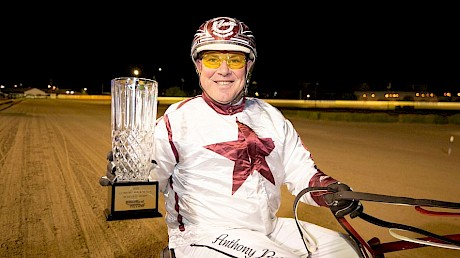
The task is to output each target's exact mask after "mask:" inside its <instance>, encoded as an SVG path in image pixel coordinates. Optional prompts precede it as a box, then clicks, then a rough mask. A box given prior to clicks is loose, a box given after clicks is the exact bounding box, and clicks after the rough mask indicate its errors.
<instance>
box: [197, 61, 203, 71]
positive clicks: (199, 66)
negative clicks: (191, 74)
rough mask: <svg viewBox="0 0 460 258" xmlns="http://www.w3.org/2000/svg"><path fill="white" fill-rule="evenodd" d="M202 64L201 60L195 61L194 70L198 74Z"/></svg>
mask: <svg viewBox="0 0 460 258" xmlns="http://www.w3.org/2000/svg"><path fill="white" fill-rule="evenodd" d="M202 64H203V63H202V62H201V59H197V60H195V68H196V71H197V72H198V73H201V67H202Z"/></svg>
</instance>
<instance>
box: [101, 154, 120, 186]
mask: <svg viewBox="0 0 460 258" xmlns="http://www.w3.org/2000/svg"><path fill="white" fill-rule="evenodd" d="M107 160H108V163H107V171H106V173H105V176H102V177H101V178H99V184H100V185H102V186H109V185H112V184H113V183H114V182H115V181H116V175H115V171H116V166H115V163H114V162H113V152H112V151H109V152H108V153H107Z"/></svg>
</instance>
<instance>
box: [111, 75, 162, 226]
mask: <svg viewBox="0 0 460 258" xmlns="http://www.w3.org/2000/svg"><path fill="white" fill-rule="evenodd" d="M111 86H112V88H111V93H112V107H111V108H112V117H111V124H112V154H113V161H114V162H115V165H116V171H115V175H116V177H115V179H114V183H113V184H112V185H111V186H109V198H108V201H109V203H108V208H107V209H106V210H105V211H104V213H105V215H106V218H107V220H115V219H134V218H146V217H159V216H161V214H160V213H159V212H158V182H157V181H153V180H151V178H150V177H149V174H150V171H151V169H152V167H153V165H154V164H153V163H152V162H153V154H154V140H153V134H154V130H155V123H156V116H157V99H158V83H157V82H156V81H155V80H150V79H144V78H137V77H120V78H115V79H113V80H112V85H111Z"/></svg>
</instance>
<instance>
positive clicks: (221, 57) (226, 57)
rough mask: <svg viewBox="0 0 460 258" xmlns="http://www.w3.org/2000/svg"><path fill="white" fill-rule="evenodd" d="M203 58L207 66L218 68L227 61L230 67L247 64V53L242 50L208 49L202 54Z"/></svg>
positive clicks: (239, 66) (235, 67) (240, 66)
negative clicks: (221, 50)
mask: <svg viewBox="0 0 460 258" xmlns="http://www.w3.org/2000/svg"><path fill="white" fill-rule="evenodd" d="M201 60H202V62H203V64H204V66H206V67H207V68H211V69H217V68H219V67H220V66H221V65H222V62H223V61H225V62H226V63H227V65H228V67H229V68H230V69H241V68H243V67H244V66H245V65H246V55H245V54H244V53H242V52H233V51H230V52H220V51H207V52H204V53H203V54H202V55H201Z"/></svg>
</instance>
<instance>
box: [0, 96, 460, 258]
mask: <svg viewBox="0 0 460 258" xmlns="http://www.w3.org/2000/svg"><path fill="white" fill-rule="evenodd" d="M163 111H164V107H161V106H160V107H159V114H162V112H163ZM290 119H291V121H293V123H294V125H295V126H296V128H297V129H298V131H299V133H300V134H301V137H302V139H303V141H304V143H305V144H306V145H307V146H308V148H309V149H310V150H311V151H312V153H313V157H314V158H315V160H316V162H317V164H318V166H319V167H320V168H321V169H322V170H323V171H325V172H326V173H328V174H330V175H331V176H333V177H335V178H337V179H339V180H341V181H343V182H346V183H348V184H349V185H350V186H352V187H353V189H354V190H355V191H361V192H371V193H380V194H388V195H397V196H407V197H413V198H421V199H422V198H425V199H436V200H443V201H452V202H460V190H459V189H460V187H459V182H460V126H459V125H431V124H380V123H347V122H331V121H308V120H302V119H297V118H290ZM110 130H111V128H110V102H107V101H82V100H51V99H27V100H24V101H21V102H19V103H17V104H15V105H13V106H10V107H8V108H6V109H3V110H2V108H1V106H0V177H1V181H0V182H1V183H0V196H1V199H0V223H1V224H0V225H1V228H0V232H1V233H0V244H1V246H0V257H159V252H160V250H161V249H162V248H163V247H165V246H166V245H167V229H166V226H165V223H164V221H163V218H148V219H136V220H117V221H106V219H105V216H104V214H103V210H104V209H105V208H106V207H107V197H108V193H107V188H105V187H102V186H100V185H99V183H98V180H99V177H100V176H102V175H104V173H105V167H106V164H107V163H106V159H105V158H106V157H105V156H106V153H107V151H108V150H110V147H111V133H110ZM450 136H454V139H455V140H456V141H454V142H453V144H452V145H451V146H449V144H450V143H449V138H450ZM449 147H450V150H451V154H450V155H448V149H449ZM293 199H294V197H293V196H290V195H289V194H288V193H287V192H286V191H285V192H284V193H283V206H282V207H281V210H280V211H279V215H280V216H288V217H292V201H293ZM364 207H365V211H366V212H367V213H369V214H371V215H374V216H376V217H379V218H381V219H384V220H389V221H392V222H396V223H402V224H408V225H411V226H415V227H420V228H423V229H425V230H428V231H431V232H434V233H438V234H460V218H458V217H457V218H439V217H430V216H425V215H421V214H419V213H417V212H415V211H414V209H413V207H408V206H395V205H387V204H379V203H372V202H365V203H364ZM159 211H160V212H161V213H162V214H164V213H165V211H164V205H163V199H162V198H160V205H159ZM300 214H301V218H302V219H305V220H307V221H310V222H313V223H316V224H319V225H322V226H325V227H328V228H332V229H335V230H339V231H342V229H341V228H340V226H339V225H338V224H337V222H336V221H335V220H334V218H333V217H332V215H331V214H330V212H329V211H328V210H327V209H325V208H317V207H310V206H307V205H300ZM350 222H351V223H352V224H353V225H354V226H355V227H356V229H357V230H358V232H360V233H361V234H362V236H363V238H364V239H366V240H368V239H370V238H371V237H374V236H377V237H379V238H380V239H381V240H382V241H383V242H386V241H393V240H396V239H394V238H393V237H391V236H390V235H389V234H388V232H387V229H384V228H379V227H375V226H372V225H369V224H367V223H366V222H362V221H359V220H356V221H355V220H350ZM386 257H390V258H391V257H460V251H457V250H450V249H441V248H435V247H423V248H419V249H413V250H406V251H398V252H393V253H388V254H386Z"/></svg>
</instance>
